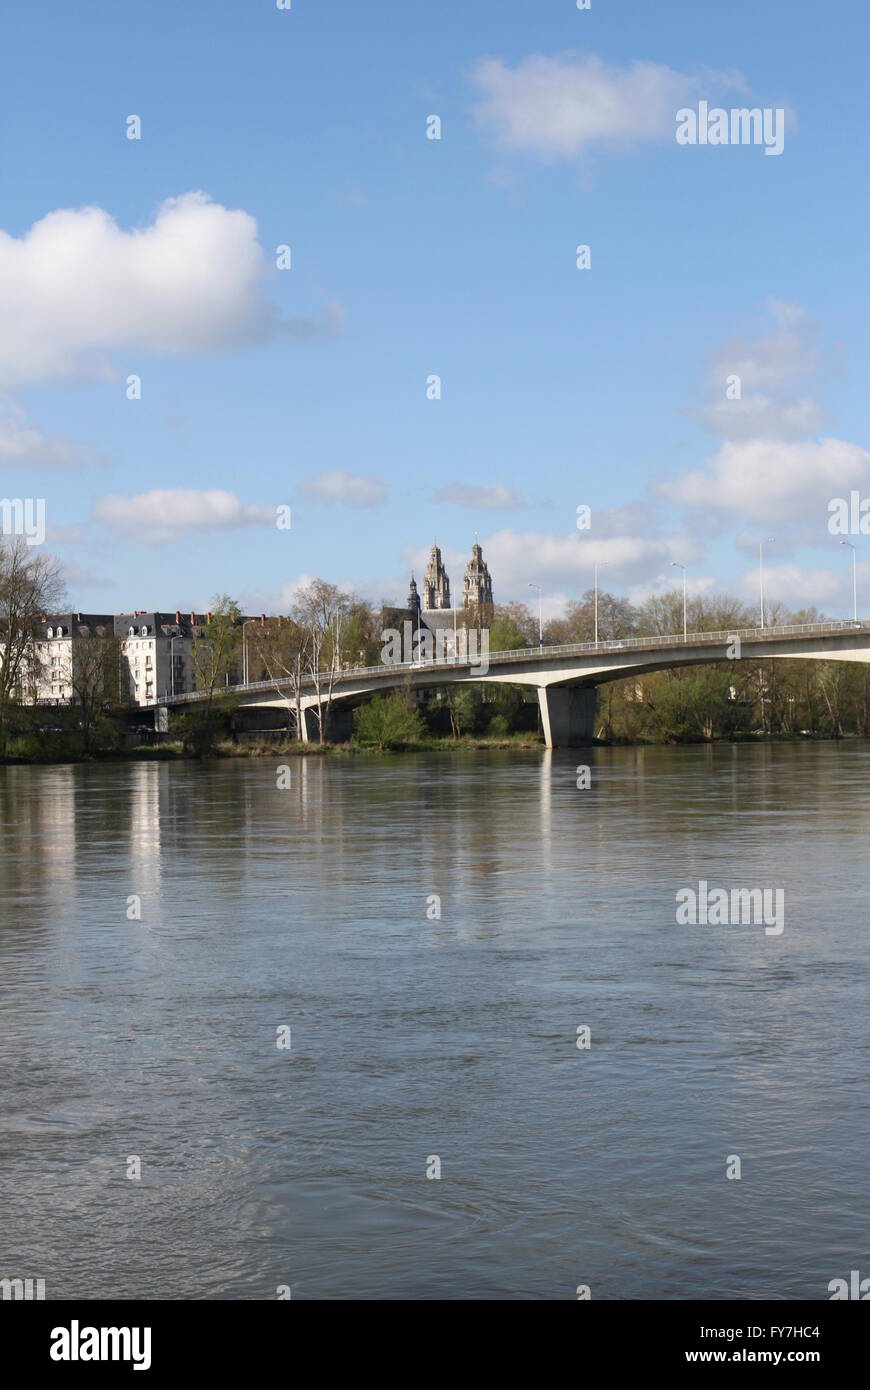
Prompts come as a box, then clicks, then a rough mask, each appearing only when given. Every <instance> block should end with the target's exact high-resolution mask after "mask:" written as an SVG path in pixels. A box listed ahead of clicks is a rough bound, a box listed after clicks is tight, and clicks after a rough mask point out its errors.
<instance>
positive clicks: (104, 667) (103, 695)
mask: <svg viewBox="0 0 870 1390" xmlns="http://www.w3.org/2000/svg"><path fill="white" fill-rule="evenodd" d="M70 652H71V656H70V659H69V666H70V670H69V673H68V674H67V676H66V680H67V683H68V684H69V686H70V689H71V690H72V695H73V701H74V703H75V704H76V706H77V709H78V712H79V715H80V720H81V729H82V741H83V743H84V745H85V748H86V749H90V747H91V746H92V744H93V741H94V734H95V733H96V731H97V727H98V725H99V724H100V722H101V720H102V719H103V716H104V714H105V713H106V710H107V709H108V708H109V707H115V708H117V707H118V706H119V705H120V703H121V699H122V696H121V691H122V689H123V688H124V687H126V681H124V682H123V686H122V670H121V660H122V642H121V639H120V638H119V637H115V636H114V634H112V635H107V636H103V637H101V636H99V635H97V634H96V633H85V634H84V635H79V636H76V635H73V640H72V642H71V644H70Z"/></svg>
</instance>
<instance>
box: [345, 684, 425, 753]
mask: <svg viewBox="0 0 870 1390" xmlns="http://www.w3.org/2000/svg"><path fill="white" fill-rule="evenodd" d="M354 726H355V733H354V737H355V739H356V742H357V743H360V744H362V745H363V746H364V747H373V748H380V749H384V748H404V747H406V746H407V745H408V744H409V743H416V742H417V741H418V740H419V739H420V738H421V736H422V735H423V734H424V733H425V725H424V723H423V720H422V719H421V717H420V714H419V712H418V711H417V710H416V709H415V708H414V706H413V705H412V704H411V703H410V701H409V700H408V698H407V696H406V695H405V694H403V693H402V692H401V691H394V692H393V693H392V694H391V695H374V696H373V697H372V699H371V700H369V701H368V702H367V703H366V704H364V705H360V707H359V709H357V710H355V711H354Z"/></svg>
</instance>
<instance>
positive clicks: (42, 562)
mask: <svg viewBox="0 0 870 1390" xmlns="http://www.w3.org/2000/svg"><path fill="white" fill-rule="evenodd" d="M63 598H64V583H63V579H62V577H61V572H60V567H59V565H58V562H57V561H56V560H55V559H53V558H52V557H51V556H49V555H38V554H35V553H34V550H33V548H32V547H31V546H29V545H28V544H27V540H26V539H25V537H23V536H19V537H17V538H16V539H15V540H11V541H10V540H6V539H4V538H3V537H0V752H5V751H6V747H7V744H8V740H9V722H10V716H11V713H12V707H13V706H14V705H15V704H16V703H20V701H21V699H22V695H23V687H24V685H25V683H26V682H28V681H30V680H32V679H33V678H34V675H35V674H36V676H37V678H38V672H36V673H35V670H34V668H35V666H36V665H38V660H39V658H38V656H37V650H38V649H37V638H38V631H39V626H40V621H41V619H42V618H43V617H44V616H45V614H46V613H50V612H51V611H52V610H57V609H58V608H60V607H61V605H62V603H63Z"/></svg>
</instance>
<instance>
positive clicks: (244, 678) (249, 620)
mask: <svg viewBox="0 0 870 1390" xmlns="http://www.w3.org/2000/svg"><path fill="white" fill-rule="evenodd" d="M256 621H257V619H256V618H245V621H244V622H243V623H242V685H247V684H248V634H247V633H246V632H245V628H246V627H247V626H248V623H255V622H256Z"/></svg>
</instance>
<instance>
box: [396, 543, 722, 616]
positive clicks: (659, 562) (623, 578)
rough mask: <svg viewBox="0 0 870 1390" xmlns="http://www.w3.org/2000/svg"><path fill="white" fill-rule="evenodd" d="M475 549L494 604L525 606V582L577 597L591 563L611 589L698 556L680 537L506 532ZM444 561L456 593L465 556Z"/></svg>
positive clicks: (589, 584) (588, 584)
mask: <svg viewBox="0 0 870 1390" xmlns="http://www.w3.org/2000/svg"><path fill="white" fill-rule="evenodd" d="M481 545H482V547H483V555H484V559H485V560H486V562H487V564H488V565H489V568H490V572H491V574H492V582H493V590H494V592H495V600H496V603H504V602H507V601H509V600H511V599H522V600H524V601H527V602H528V601H530V594H531V592H532V591H531V590H530V589H529V587H528V586H529V583H530V582H533V583H535V584H541V585H543V587H544V589H545V592H549V593H550V594H551V595H553V594H560V593H567V594H569V595H570V594H572V595H574V596H575V597H579V595H580V594H582V593H583V592H584V591H585V590H586V589H589V588H591V587H592V583H593V573H594V565H595V563H596V562H597V563H598V565H599V566H600V567H601V569H600V582H601V584H602V585H605V584H606V585H607V587H609V588H613V587H615V586H619V585H623V584H628V583H632V582H638V583H639V582H641V581H643V580H648V579H649V577H650V575H654V574H658V573H659V572H660V571H661V570H663V569H664V568H665V567H666V566H667V565H669V563H670V561H671V560H675V559H677V558H679V559H680V560H682V561H683V562H686V561H689V560H693V559H696V558H698V556H699V555H700V553H701V552H700V547H699V545H698V543H697V542H692V541H687V539H686V538H685V537H660V536H652V535H650V536H638V535H634V536H630V535H629V536H613V537H601V538H599V539H594V538H593V537H592V535H591V534H586V535H584V536H582V537H581V535H580V533H579V532H575V533H574V534H569V535H562V536H560V535H550V534H547V533H545V532H540V531H515V530H513V529H510V528H505V529H503V530H500V531H496V532H495V533H494V534H493V535H491V536H489V537H487V538H483V537H482V538H481ZM442 553H443V548H442ZM421 558H422V553H421V552H417V553H416V554H415V555H414V559H415V562H416V564H417V566H418V567H419V561H420V559H421ZM426 558H428V552H426ZM444 559H445V564H446V565H447V571H448V573H449V575H450V582H451V586H454V585H455V584H456V583H457V581H458V582H459V585H460V592H461V582H462V574H463V573H464V569H465V564H466V562H467V559H468V556H467V555H466V556H464V557H463V558H461V559H460V557H459V556H455V555H454V554H453V553H451V554H449V555H448V554H446V553H445V554H444ZM418 573H419V568H418Z"/></svg>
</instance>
